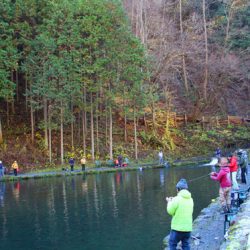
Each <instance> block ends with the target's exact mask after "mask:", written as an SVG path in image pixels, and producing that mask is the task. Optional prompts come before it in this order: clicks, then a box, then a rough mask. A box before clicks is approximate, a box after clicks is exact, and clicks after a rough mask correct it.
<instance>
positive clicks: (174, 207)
mask: <svg viewBox="0 0 250 250" xmlns="http://www.w3.org/2000/svg"><path fill="white" fill-rule="evenodd" d="M176 189H177V196H175V197H166V201H167V202H168V204H167V212H168V213H169V214H170V215H171V216H172V221H171V232H170V237H169V247H170V248H169V249H170V250H176V249H177V244H178V243H179V242H180V241H181V243H182V249H183V250H189V249H190V246H189V239H190V237H191V231H192V224H193V209H194V202H193V199H192V197H191V193H190V192H189V191H188V185H187V181H186V180H185V179H181V180H180V181H179V182H178V183H177V185H176Z"/></svg>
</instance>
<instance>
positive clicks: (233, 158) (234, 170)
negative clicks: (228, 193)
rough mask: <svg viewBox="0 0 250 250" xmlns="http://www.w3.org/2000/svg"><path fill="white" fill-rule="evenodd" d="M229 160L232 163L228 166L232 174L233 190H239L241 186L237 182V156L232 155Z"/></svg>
mask: <svg viewBox="0 0 250 250" xmlns="http://www.w3.org/2000/svg"><path fill="white" fill-rule="evenodd" d="M228 159H229V161H230V163H229V164H228V167H229V168H230V172H231V177H232V182H233V189H235V190H239V186H238V183H237V180H236V175H237V170H238V164H237V157H236V154H230V156H229V158H228Z"/></svg>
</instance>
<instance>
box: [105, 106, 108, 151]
mask: <svg viewBox="0 0 250 250" xmlns="http://www.w3.org/2000/svg"><path fill="white" fill-rule="evenodd" d="M105 145H106V147H108V112H107V102H106V108H105Z"/></svg>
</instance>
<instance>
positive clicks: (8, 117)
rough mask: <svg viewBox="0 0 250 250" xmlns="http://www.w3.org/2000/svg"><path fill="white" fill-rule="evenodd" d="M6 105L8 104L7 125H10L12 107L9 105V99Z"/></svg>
mask: <svg viewBox="0 0 250 250" xmlns="http://www.w3.org/2000/svg"><path fill="white" fill-rule="evenodd" d="M6 105H7V126H8V127H9V126H10V107H9V102H8V100H7V101H6Z"/></svg>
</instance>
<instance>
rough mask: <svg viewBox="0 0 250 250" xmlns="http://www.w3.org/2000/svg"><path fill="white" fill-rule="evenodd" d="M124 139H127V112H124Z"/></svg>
mask: <svg viewBox="0 0 250 250" xmlns="http://www.w3.org/2000/svg"><path fill="white" fill-rule="evenodd" d="M124 141H125V142H127V141H128V132H127V113H126V111H125V113H124Z"/></svg>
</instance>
